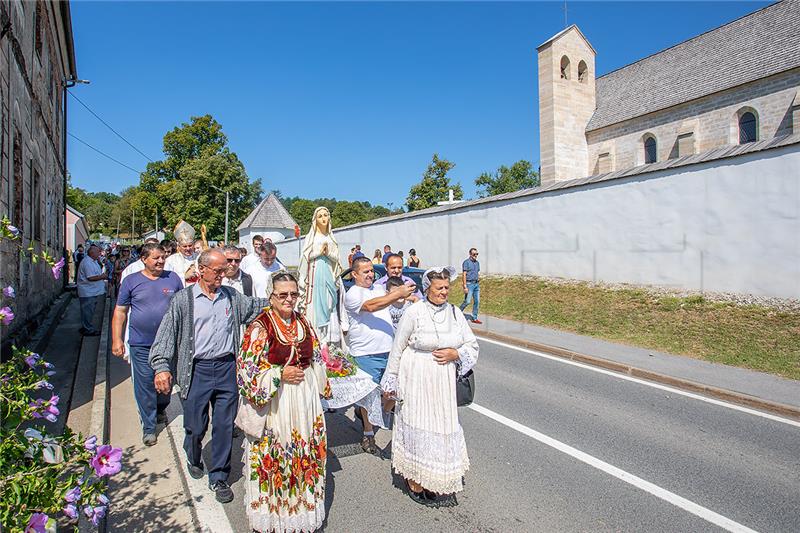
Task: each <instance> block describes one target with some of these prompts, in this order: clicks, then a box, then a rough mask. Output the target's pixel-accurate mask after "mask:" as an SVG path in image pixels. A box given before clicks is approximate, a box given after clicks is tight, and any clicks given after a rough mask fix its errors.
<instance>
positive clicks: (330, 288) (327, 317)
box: [297, 207, 346, 344]
mask: <svg viewBox="0 0 800 533" xmlns="http://www.w3.org/2000/svg"><path fill="white" fill-rule="evenodd" d="M298 272H299V275H300V279H299V283H298V285H299V287H300V300H299V301H298V303H297V310H298V311H299V312H300V313H302V314H303V315H305V317H306V319H307V320H308V321H309V322H310V323H311V325H312V326H313V327H314V330H315V331H316V332H317V334H318V335H319V338H320V340H321V341H322V342H323V343H326V344H327V343H339V342H341V340H342V326H343V321H342V316H340V315H339V313H340V312H341V313H344V311H343V309H344V302H343V301H342V302H340V299H343V298H344V287H343V285H342V280H341V279H340V278H339V276H340V275H341V274H342V265H341V263H340V262H339V244H338V243H337V242H336V238H335V237H334V236H333V229H332V228H331V214H330V212H329V211H328V209H327V208H326V207H317V208H316V209H315V210H314V215H313V217H312V218H311V228H310V229H309V230H308V235H306V239H305V242H304V243H303V251H302V253H301V255H300V267H299V268H298ZM337 308H338V309H339V311H337ZM345 329H346V328H345Z"/></svg>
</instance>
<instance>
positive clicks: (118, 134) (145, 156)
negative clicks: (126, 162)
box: [67, 91, 153, 163]
mask: <svg viewBox="0 0 800 533" xmlns="http://www.w3.org/2000/svg"><path fill="white" fill-rule="evenodd" d="M67 92H68V93H69V95H70V96H71V97H73V98H74V99H75V100H77V101H78V103H79V104H81V105H82V106H83V107H85V108H86V110H87V111H88V112H89V113H91V114H92V115H94V117H95V118H96V119H97V120H99V121H100V122H102V123H103V124H104V125H105V126H106V127H107V128H108V129H110V130H111V131H113V132H114V134H115V135H116V136H117V137H119V138H120V139H122V140H123V141H125V143H126V144H127V145H128V146H130V147H131V148H133V149H134V150H136V151H137V152H139V154H140V155H141V156H142V157H144V158H145V159H147V160H148V161H150V162H151V163H152V162H153V160H152V159H150V158H149V157H147V155H145V153H144V152H142V151H141V150H139V149H138V148H136V147H135V146H134V145H132V144H131V143H130V142H129V141H128V139H126V138H125V137H123V136H122V135H121V134H120V133H119V132H118V131H117V130H115V129H114V128H112V127H111V125H110V124H109V123H108V122H106V121H105V120H103V119H102V118H100V115H98V114H97V113H95V112H94V111H92V110H91V108H90V107H89V106H88V105H86V104H84V103H83V101H82V100H81V99H80V98H78V97H77V96H75V95H74V94H72V91H67Z"/></svg>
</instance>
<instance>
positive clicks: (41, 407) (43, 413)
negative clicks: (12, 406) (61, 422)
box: [29, 394, 59, 422]
mask: <svg viewBox="0 0 800 533" xmlns="http://www.w3.org/2000/svg"><path fill="white" fill-rule="evenodd" d="M58 400H59V397H58V395H57V394H53V396H52V397H51V398H50V399H49V400H41V399H39V400H36V401H35V402H31V403H30V404H29V406H30V408H31V409H33V412H32V413H31V416H33V418H45V419H47V420H49V421H50V422H55V421H56V420H57V419H58V415H59V410H58V407H56V405H57V404H58Z"/></svg>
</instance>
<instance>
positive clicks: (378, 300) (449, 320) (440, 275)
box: [74, 207, 480, 532]
mask: <svg viewBox="0 0 800 533" xmlns="http://www.w3.org/2000/svg"><path fill="white" fill-rule="evenodd" d="M174 237H175V241H173V242H170V241H162V242H158V241H156V240H155V239H151V240H148V241H147V242H145V244H144V245H142V246H141V247H139V248H134V249H131V248H120V249H118V250H113V251H110V250H105V251H103V250H101V249H100V248H99V247H98V246H95V245H89V246H88V247H87V248H86V250H85V251H84V250H83V247H81V248H80V249H79V250H78V251H76V254H75V256H74V261H75V264H76V266H77V273H76V280H77V285H78V294H79V297H80V300H81V312H82V319H83V327H82V333H83V334H84V335H96V334H98V332H97V331H96V330H94V329H93V328H92V326H91V316H92V313H93V311H94V307H95V306H96V304H97V301H98V299H99V298H101V297H103V296H104V295H105V294H106V290H107V289H106V282H108V285H109V287H112V288H113V289H109V290H112V291H113V294H114V295H115V297H116V307H115V309H114V314H113V319H112V330H111V335H112V353H113V354H114V355H116V356H119V357H125V358H126V359H128V360H129V362H130V364H131V373H132V377H133V383H134V396H135V401H136V403H137V407H138V411H139V416H140V419H141V424H142V442H143V444H144V445H146V446H152V445H154V444H156V442H157V440H158V431H157V429H158V426H159V424H162V425H163V424H166V423H167V420H166V415H165V409H166V407H167V405H168V404H169V402H170V397H171V396H170V395H171V393H172V389H173V387H174V386H177V387H178V389H179V395H178V397H179V398H180V400H181V403H182V406H183V424H184V428H183V429H184V432H185V438H184V443H183V448H184V452H185V454H186V462H187V469H188V472H189V474H190V475H191V476H192V477H194V478H196V479H200V478H203V477H204V476H205V477H207V479H208V486H209V489H210V490H211V491H212V492H213V493H214V495H215V497H216V499H217V500H219V501H220V502H223V503H227V502H230V501H232V500H233V497H234V495H233V490H232V489H231V487H230V485H229V475H230V473H231V456H232V453H233V442H234V427H235V426H237V427H238V428H239V429H240V430H241V432H242V433H243V434H244V445H243V446H244V454H243V462H244V464H245V476H244V483H245V484H246V489H245V491H244V492H245V502H244V504H245V508H246V513H247V516H248V518H249V522H250V525H251V527H252V528H253V530H254V531H260V532H271V531H314V530H316V529H319V528H320V527H321V526H322V525H323V522H324V520H325V475H326V458H327V455H328V444H329V443H328V439H327V433H326V420H325V417H326V407H327V406H329V405H338V406H341V405H353V406H354V407H355V414H356V417H357V418H358V419H360V424H361V426H362V427H361V430H362V431H363V435H362V439H361V447H362V449H363V450H364V451H365V452H367V453H371V454H380V453H381V450H380V449H379V448H378V446H377V445H376V442H375V433H376V432H377V431H380V430H381V429H391V432H392V447H391V458H392V468H393V470H394V471H395V472H396V473H397V474H399V475H400V476H402V477H403V478H404V479H405V480H406V487H405V489H406V492H407V494H408V495H409V497H410V498H411V499H412V500H413V501H415V502H416V503H419V504H422V505H426V506H430V507H441V506H452V505H456V504H457V500H456V497H455V495H456V493H458V492H459V491H461V490H462V489H463V478H464V475H465V474H466V472H467V470H468V469H469V458H468V455H467V448H466V441H465V438H464V433H463V430H462V428H461V426H460V424H459V421H458V410H457V398H456V384H457V381H458V379H459V377H460V376H465V375H466V374H468V373H469V372H470V371H471V369H472V368H473V367H474V365H475V363H476V362H477V358H478V351H479V350H478V343H477V340H476V338H475V336H474V334H473V333H472V330H471V329H470V327H469V324H468V322H469V321H472V322H478V302H479V298H480V291H479V288H478V286H479V285H478V284H479V280H478V273H479V271H480V266H479V263H478V261H477V256H478V253H477V250H475V249H472V250H470V254H469V257H468V258H467V259H466V260H465V261H464V263H463V265H462V269H461V270H460V272H459V271H458V270H457V269H455V268H453V267H449V266H446V267H435V268H428V269H427V270H425V272H424V274H422V276H421V287H420V286H417V285H418V284H417V282H415V281H414V279H412V278H411V277H408V276H406V275H404V274H403V269H404V267H405V266H410V267H413V268H419V266H420V264H421V260H420V258H419V257H418V256H417V254H416V251H415V250H414V249H410V250H409V251H408V256H407V258H406V259H404V258H403V256H402V255H401V254H399V253H394V252H392V250H391V247H390V246H389V245H386V246H385V247H384V251H383V253H381V251H380V250H379V249H378V250H375V254H374V257H373V258H369V257H367V256H366V255H365V254H364V253H363V252H362V251H361V246H360V245H359V246H355V247H353V249H352V250H351V253H350V256H349V257H348V259H347V260H348V267H349V274H350V276H352V281H353V285H352V286H351V287H350V288H349V289H348V290H345V287H344V284H343V281H342V278H341V276H342V274H343V271H344V270H345V269H343V268H342V266H341V264H340V262H339V261H340V259H339V247H338V243H337V242H336V239H335V237H334V234H333V231H332V228H331V224H330V213H329V212H328V210H327V209H326V208H324V207H321V208H318V209H317V210H316V211H315V212H314V216H313V219H312V226H311V229H310V231H309V232H308V235H307V236H306V238H305V242H304V245H303V247H302V248H301V255H300V257H299V259H298V261H297V263H295V264H298V265H299V267H298V270H297V274H296V275H295V274H293V273H291V272H289V271H288V269H287V267H286V266H285V265H284V264H283V263H282V262H281V261H280V260H279V259H278V258H277V248H276V246H275V244H274V243H272V242H271V241H270V240H269V239H264V238H262V237H260V236H255V237H254V238H253V248H254V250H255V252H254V253H247V249H245V248H240V247H237V246H233V245H226V246H219V247H213V248H209V247H208V246H207V245H206V243H205V241H204V240H198V239H195V232H194V229H193V228H192V227H191V226H190V225H188V224H186V223H185V222H181V223H180V224H178V226H176V228H175V231H174ZM103 252H105V254H104V255H105V256H106V259H102V258H101V254H103ZM78 254H80V255H78ZM376 260H377V261H379V262H380V263H382V264H383V265H384V268H385V272H386V273H385V275H382V276H380V277H379V278H378V279H375V278H376V275H375V265H376ZM459 275H460V278H461V282H462V288H463V289H464V295H465V297H464V303H463V304H462V305H461V311H459V310H457V309H456V308H455V306H453V305H452V304H450V303H448V296H449V291H450V286H451V282H452V281H454V280H455V279H456V278H457V277H459ZM469 303H473V310H472V311H473V312H472V314H471V315H465V314H464V313H463V310H464V309H465V307H466V306H467V305H468V304H469ZM342 368H347V369H349V370H348V372H343V371H342ZM327 410H328V412H330V413H334V412H337V411H335V410H334V409H327ZM209 423H210V424H211V439H210V443H209V445H210V449H211V454H210V458H209V459H208V460H207V461H206V462H205V463H204V461H203V459H202V453H201V452H202V447H203V444H202V443H203V440H204V438H205V436H206V433H207V432H208V429H209Z"/></svg>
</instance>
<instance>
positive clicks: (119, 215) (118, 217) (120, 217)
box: [117, 213, 122, 242]
mask: <svg viewBox="0 0 800 533" xmlns="http://www.w3.org/2000/svg"><path fill="white" fill-rule="evenodd" d="M120 220H122V215H121V214H119V213H118V214H117V242H119V221H120Z"/></svg>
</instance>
